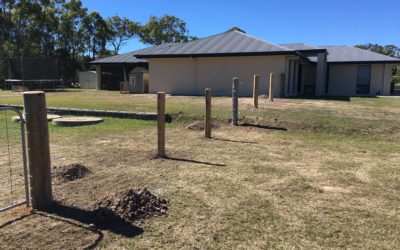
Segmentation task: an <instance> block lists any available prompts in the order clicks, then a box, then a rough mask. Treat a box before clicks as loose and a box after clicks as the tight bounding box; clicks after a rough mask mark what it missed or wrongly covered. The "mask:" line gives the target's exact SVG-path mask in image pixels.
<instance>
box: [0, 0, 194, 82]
mask: <svg viewBox="0 0 400 250" xmlns="http://www.w3.org/2000/svg"><path fill="white" fill-rule="evenodd" d="M132 38H140V40H141V41H142V42H144V43H147V44H152V45H159V44H162V43H170V42H185V41H188V40H191V39H194V37H191V36H189V32H188V30H187V28H186V23H185V22H184V21H183V20H181V19H179V18H177V17H174V16H170V15H165V16H163V17H160V18H158V17H155V16H151V17H150V19H149V21H148V22H147V23H146V24H144V25H143V26H142V25H141V24H140V23H138V22H135V21H132V20H129V19H128V18H125V17H119V16H112V17H109V18H107V19H104V18H103V17H102V16H101V15H100V13H98V12H95V11H94V12H88V10H87V8H85V7H84V6H83V5H82V2H81V0H69V1H66V0H0V41H1V42H0V80H1V79H5V78H6V77H7V72H8V70H7V62H6V59H7V58H11V57H15V56H24V57H41V56H51V57H57V58H59V61H60V63H61V65H62V67H63V74H64V76H63V77H64V79H67V80H68V79H70V80H73V79H74V78H75V77H76V71H77V70H80V69H82V68H83V67H84V62H86V61H89V60H94V59H96V58H99V57H104V56H108V55H114V54H118V53H119V52H120V50H121V48H122V47H123V46H125V45H126V43H127V42H128V40H130V39H132Z"/></svg>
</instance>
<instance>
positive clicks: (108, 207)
mask: <svg viewBox="0 0 400 250" xmlns="http://www.w3.org/2000/svg"><path fill="white" fill-rule="evenodd" d="M167 203H168V201H167V200H166V199H164V198H161V197H158V196H157V195H155V194H153V193H151V192H150V191H149V190H147V188H138V189H132V188H130V189H126V190H123V191H120V192H117V193H114V194H110V195H108V196H106V197H104V198H103V199H101V200H99V201H98V202H97V203H96V204H95V205H94V213H95V214H96V216H97V217H98V218H100V219H101V220H105V221H107V218H108V217H109V218H112V216H113V215H117V216H118V217H120V218H121V219H123V220H125V221H128V222H135V221H143V220H146V219H150V218H151V217H154V216H159V215H163V214H166V213H167V210H168V208H167Z"/></svg>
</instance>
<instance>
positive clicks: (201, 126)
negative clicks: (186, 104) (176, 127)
mask: <svg viewBox="0 0 400 250" xmlns="http://www.w3.org/2000/svg"><path fill="white" fill-rule="evenodd" d="M211 127H212V128H219V125H218V124H217V123H214V122H212V123H211ZM185 129H187V130H204V129H205V124H204V122H200V121H198V122H194V123H192V124H189V125H187V126H186V127H185Z"/></svg>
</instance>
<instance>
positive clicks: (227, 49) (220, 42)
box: [135, 31, 295, 58]
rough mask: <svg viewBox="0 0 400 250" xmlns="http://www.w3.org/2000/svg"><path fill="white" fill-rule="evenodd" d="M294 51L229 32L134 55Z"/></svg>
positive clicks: (161, 55)
mask: <svg viewBox="0 0 400 250" xmlns="http://www.w3.org/2000/svg"><path fill="white" fill-rule="evenodd" d="M294 53H295V51H294V50H292V49H290V48H286V47H284V46H280V45H277V44H273V43H271V42H267V41H264V40H261V39H259V38H256V37H253V36H250V35H248V34H245V33H242V32H239V31H230V32H224V33H221V34H217V35H214V36H210V37H206V38H202V39H199V40H195V41H190V42H186V43H180V44H169V46H166V47H164V48H149V49H145V50H141V51H138V52H137V53H135V56H136V57H137V58H149V57H187V56H222V55H252V54H258V55H260V54H294Z"/></svg>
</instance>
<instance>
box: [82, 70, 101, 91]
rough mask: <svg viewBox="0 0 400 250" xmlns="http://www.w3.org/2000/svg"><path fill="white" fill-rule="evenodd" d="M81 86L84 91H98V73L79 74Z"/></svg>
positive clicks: (85, 72)
mask: <svg viewBox="0 0 400 250" xmlns="http://www.w3.org/2000/svg"><path fill="white" fill-rule="evenodd" d="M79 86H80V87H81V88H82V89H96V88H97V74H96V71H84V72H80V73H79Z"/></svg>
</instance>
